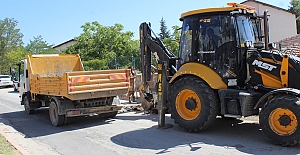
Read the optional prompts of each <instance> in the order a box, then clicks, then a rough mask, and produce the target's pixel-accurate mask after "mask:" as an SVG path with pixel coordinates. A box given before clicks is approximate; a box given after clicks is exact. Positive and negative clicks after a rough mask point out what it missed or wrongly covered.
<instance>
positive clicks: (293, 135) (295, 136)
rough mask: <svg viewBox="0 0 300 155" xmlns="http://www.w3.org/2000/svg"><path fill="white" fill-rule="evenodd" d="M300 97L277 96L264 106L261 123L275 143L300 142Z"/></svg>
mask: <svg viewBox="0 0 300 155" xmlns="http://www.w3.org/2000/svg"><path fill="white" fill-rule="evenodd" d="M299 103H300V99H299V98H297V97H293V96H275V97H273V98H272V99H270V100H269V101H268V102H267V104H265V106H264V107H263V108H262V110H261V112H260V114H259V123H260V127H261V128H262V131H263V133H264V134H265V135H266V136H267V137H268V138H269V139H270V140H271V141H272V142H274V143H275V144H278V145H282V146H292V145H296V144H297V143H300V105H299Z"/></svg>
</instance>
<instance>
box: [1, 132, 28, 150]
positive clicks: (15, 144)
mask: <svg viewBox="0 0 300 155" xmlns="http://www.w3.org/2000/svg"><path fill="white" fill-rule="evenodd" d="M0 134H1V135H2V136H4V137H5V139H6V140H7V141H8V142H10V144H11V145H12V146H13V147H15V148H16V149H17V150H18V151H20V152H21V153H22V154H23V155H30V154H29V153H28V152H27V151H25V150H24V149H23V148H22V147H21V146H20V145H18V144H17V143H16V142H15V141H14V140H13V139H11V138H10V137H9V136H8V135H6V134H5V132H4V131H2V130H0Z"/></svg>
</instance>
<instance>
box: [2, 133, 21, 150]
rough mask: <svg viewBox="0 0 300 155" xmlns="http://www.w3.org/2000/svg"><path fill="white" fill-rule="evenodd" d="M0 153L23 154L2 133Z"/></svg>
mask: <svg viewBox="0 0 300 155" xmlns="http://www.w3.org/2000/svg"><path fill="white" fill-rule="evenodd" d="M0 155H21V152H19V151H18V150H16V149H15V148H14V147H13V146H12V145H11V144H10V143H9V142H8V141H7V140H6V139H5V137H3V136H2V135H0Z"/></svg>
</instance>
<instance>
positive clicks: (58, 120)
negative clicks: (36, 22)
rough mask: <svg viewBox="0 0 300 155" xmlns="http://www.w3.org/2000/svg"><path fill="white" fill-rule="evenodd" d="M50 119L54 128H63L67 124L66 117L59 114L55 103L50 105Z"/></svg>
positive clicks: (52, 102)
mask: <svg viewBox="0 0 300 155" xmlns="http://www.w3.org/2000/svg"><path fill="white" fill-rule="evenodd" d="M49 117H50V121H51V123H52V125H53V126H61V125H63V124H64V122H65V116H64V115H59V114H58V107H57V105H56V103H55V102H54V101H51V103H50V105H49Z"/></svg>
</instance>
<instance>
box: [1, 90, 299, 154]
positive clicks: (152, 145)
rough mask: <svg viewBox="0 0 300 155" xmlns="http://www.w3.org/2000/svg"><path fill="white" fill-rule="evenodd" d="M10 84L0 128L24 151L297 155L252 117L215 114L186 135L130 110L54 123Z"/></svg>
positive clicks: (3, 96) (3, 99) (3, 94)
mask: <svg viewBox="0 0 300 155" xmlns="http://www.w3.org/2000/svg"><path fill="white" fill-rule="evenodd" d="M18 96H19V94H18V93H16V92H13V88H2V89H0V129H1V130H2V131H4V132H6V134H7V135H9V136H11V138H12V139H14V140H15V141H16V143H18V144H19V145H20V146H21V147H23V148H24V150H26V151H27V152H28V154H31V155H34V154H39V155H40V154H63V155H83V154H85V155H87V154H93V155H95V154H105V155H114V154H120V155H121V154H122V155H126V154H128V155H132V154H205V155H209V154H231V155H234V154H264V155H267V154H270V155H274V154H285V155H289V154H299V153H300V145H297V146H294V147H281V146H277V145H273V144H272V143H271V142H270V141H269V140H268V139H267V138H266V136H264V135H263V133H262V132H261V130H260V127H259V125H258V121H257V118H256V117H250V118H246V120H244V121H242V120H226V119H221V118H218V119H217V120H216V122H215V123H214V124H213V125H212V126H211V127H210V128H209V129H208V130H206V131H204V132H198V133H187V132H185V131H183V130H182V129H181V128H179V127H178V125H175V124H174V123H173V120H172V119H171V118H170V115H168V114H167V116H166V123H170V124H173V125H174V127H172V128H169V129H158V128H157V118H158V116H157V115H156V114H144V113H143V112H139V111H133V112H125V113H119V114H118V115H117V116H116V118H114V119H100V118H98V117H78V118H76V119H75V120H74V122H73V123H72V124H69V125H65V126H61V127H53V126H52V125H51V123H50V120H49V116H48V109H47V108H43V109H38V110H36V113H35V114H33V115H27V114H25V112H24V110H23V106H21V105H20V102H19V98H18Z"/></svg>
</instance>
